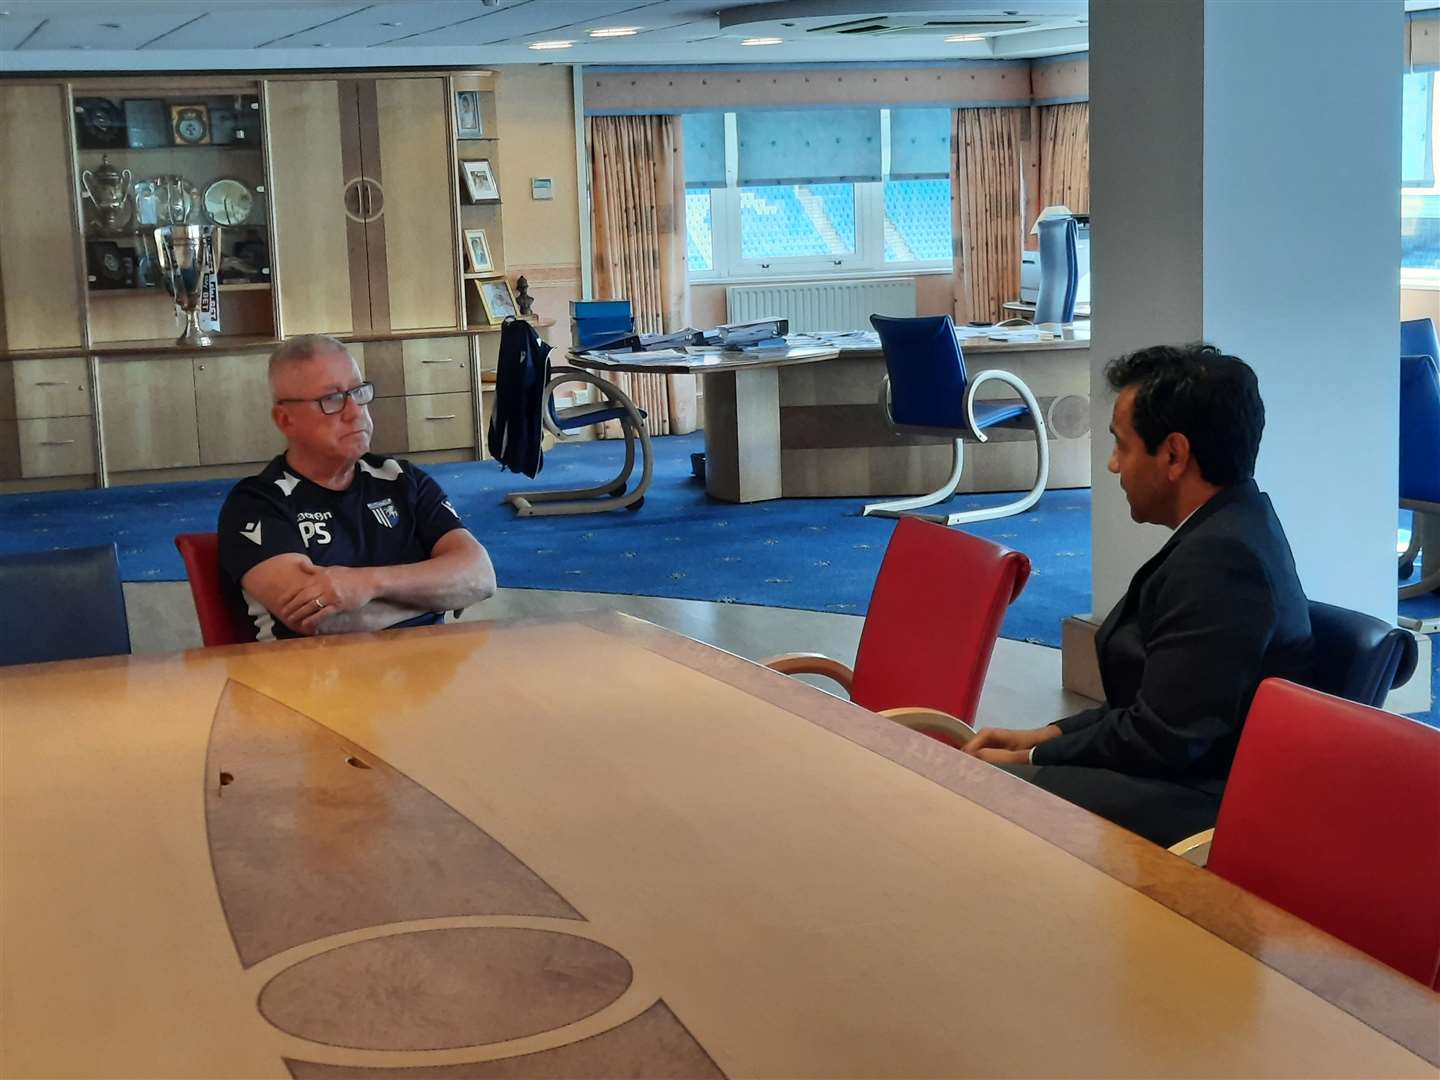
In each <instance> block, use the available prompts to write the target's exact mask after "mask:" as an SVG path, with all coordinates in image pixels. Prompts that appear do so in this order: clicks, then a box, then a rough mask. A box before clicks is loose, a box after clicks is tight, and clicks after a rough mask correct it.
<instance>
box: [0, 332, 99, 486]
mask: <svg viewBox="0 0 1440 1080" xmlns="http://www.w3.org/2000/svg"><path fill="white" fill-rule="evenodd" d="M92 412H93V410H92V407H91V394H90V371H89V361H87V360H86V359H85V358H84V357H83V356H77V357H66V358H62V359H54V360H16V361H13V362H11V363H8V364H0V480H33V479H42V478H46V477H58V476H93V475H94V474H95V472H96V466H95V432H94V421H93V420H92Z"/></svg>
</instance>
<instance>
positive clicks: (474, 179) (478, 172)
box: [460, 158, 500, 203]
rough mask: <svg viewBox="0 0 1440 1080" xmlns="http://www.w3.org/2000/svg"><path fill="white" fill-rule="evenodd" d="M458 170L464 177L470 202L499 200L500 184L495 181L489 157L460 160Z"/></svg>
mask: <svg viewBox="0 0 1440 1080" xmlns="http://www.w3.org/2000/svg"><path fill="white" fill-rule="evenodd" d="M460 172H461V174H462V175H463V176H464V177H465V189H466V191H467V192H468V193H469V195H470V201H471V202H472V203H485V202H499V201H500V185H499V184H497V183H496V182H495V171H494V170H493V169H491V168H490V159H489V158H480V159H479V160H478V161H462V162H460Z"/></svg>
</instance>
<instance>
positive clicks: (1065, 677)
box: [1060, 615, 1431, 713]
mask: <svg viewBox="0 0 1440 1080" xmlns="http://www.w3.org/2000/svg"><path fill="white" fill-rule="evenodd" d="M1099 630H1100V623H1099V621H1098V620H1097V619H1096V618H1095V616H1094V615H1071V616H1070V617H1069V618H1067V619H1065V620H1063V621H1062V622H1061V623H1060V683H1061V685H1062V686H1064V687H1065V689H1066V690H1070V691H1073V692H1074V693H1077V694H1084V695H1085V696H1086V697H1090V698H1094V699H1095V700H1096V701H1101V700H1103V699H1104V697H1105V691H1104V690H1103V689H1102V688H1101V686H1100V667H1099V664H1098V662H1097V661H1096V659H1095V635H1096V634H1097V633H1098V632H1099ZM1415 643H1416V644H1417V645H1418V646H1419V647H1420V659H1419V661H1418V662H1417V663H1416V665H1415V674H1414V675H1412V676H1411V677H1410V681H1409V682H1407V683H1406V684H1405V685H1404V686H1400V687H1397V688H1396V689H1394V690H1392V691H1390V696H1389V697H1387V698H1386V699H1385V708H1386V709H1388V710H1389V711H1390V712H1397V713H1416V712H1425V711H1426V710H1428V709H1429V708H1430V678H1429V676H1430V671H1431V660H1430V648H1431V641H1430V638H1429V637H1428V636H1427V635H1425V634H1416V635H1415Z"/></svg>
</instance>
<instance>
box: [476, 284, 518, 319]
mask: <svg viewBox="0 0 1440 1080" xmlns="http://www.w3.org/2000/svg"><path fill="white" fill-rule="evenodd" d="M474 285H475V289H476V291H477V292H478V293H479V294H480V304H481V306H482V307H484V309H485V321H486V322H487V323H489V324H490V325H491V326H495V325H497V324H499V323H502V322H504V321H505V317H506V316H507V315H515V316H518V315H519V314H520V312H519V311H517V310H516V308H515V294H514V293H512V292H511V291H510V283H509V282H508V281H506V280H505V279H504V278H491V279H488V280H484V281H481V280H476V281H475V282H474Z"/></svg>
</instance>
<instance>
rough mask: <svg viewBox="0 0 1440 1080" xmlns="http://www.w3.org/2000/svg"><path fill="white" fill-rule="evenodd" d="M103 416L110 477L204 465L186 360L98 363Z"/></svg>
mask: <svg viewBox="0 0 1440 1080" xmlns="http://www.w3.org/2000/svg"><path fill="white" fill-rule="evenodd" d="M99 366H100V417H101V425H100V426H101V430H102V434H103V437H104V439H105V466H106V469H107V470H108V471H109V472H111V473H120V472H132V471H134V470H136V469H173V468H179V467H183V466H186V465H199V464H200V438H199V433H198V432H197V430H196V425H195V375H194V371H193V370H192V367H191V361H190V359H189V358H188V357H164V358H156V359H144V358H140V359H124V360H121V359H111V358H102V359H101V360H100V364H99Z"/></svg>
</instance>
